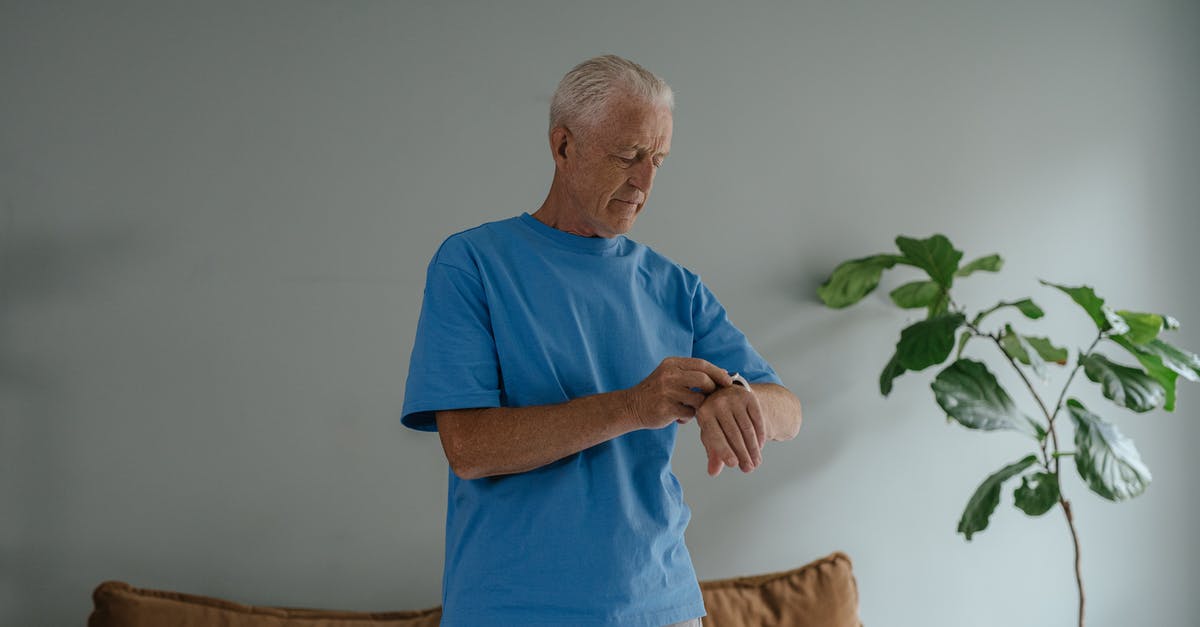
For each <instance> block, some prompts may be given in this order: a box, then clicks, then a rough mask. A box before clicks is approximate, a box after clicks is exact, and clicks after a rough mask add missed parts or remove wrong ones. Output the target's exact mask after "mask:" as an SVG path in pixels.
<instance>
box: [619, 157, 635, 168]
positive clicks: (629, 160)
mask: <svg viewBox="0 0 1200 627" xmlns="http://www.w3.org/2000/svg"><path fill="white" fill-rule="evenodd" d="M617 161H620V162H621V163H622V164H624V165H626V166H630V165H633V164H634V163H635V162H636V161H637V158H635V157H621V156H618V157H617Z"/></svg>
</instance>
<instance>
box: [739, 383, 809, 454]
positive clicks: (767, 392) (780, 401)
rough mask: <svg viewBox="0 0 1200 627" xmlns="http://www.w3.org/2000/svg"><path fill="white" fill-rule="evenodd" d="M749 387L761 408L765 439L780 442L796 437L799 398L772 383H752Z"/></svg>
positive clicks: (798, 428) (799, 417) (798, 425)
mask: <svg viewBox="0 0 1200 627" xmlns="http://www.w3.org/2000/svg"><path fill="white" fill-rule="evenodd" d="M751 387H752V388H753V389H754V393H755V395H757V396H758V403H759V406H760V407H761V408H762V413H763V426H764V427H765V429H766V432H767V440H769V441H775V442H782V441H784V440H790V439H792V438H794V437H796V433H798V432H799V431H800V422H801V420H802V419H801V415H800V399H798V398H796V395H795V394H792V393H791V391H790V390H788V389H787V388H785V387H783V386H781V385H776V384H774V383H754V384H752V385H751Z"/></svg>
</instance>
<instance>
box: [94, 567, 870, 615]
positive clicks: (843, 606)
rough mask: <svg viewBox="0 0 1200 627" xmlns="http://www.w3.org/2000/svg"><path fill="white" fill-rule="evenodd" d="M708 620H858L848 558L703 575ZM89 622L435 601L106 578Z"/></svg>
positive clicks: (304, 612)
mask: <svg viewBox="0 0 1200 627" xmlns="http://www.w3.org/2000/svg"><path fill="white" fill-rule="evenodd" d="M700 590H701V592H702V593H703V595H704V606H705V609H706V610H707V611H708V616H706V617H704V620H703V623H704V625H706V626H710V627H751V626H752V627H767V626H770V627H860V623H859V621H858V587H857V584H856V583H855V580H854V574H853V572H852V570H851V563H850V558H849V557H847V556H846V554H844V553H833V554H832V555H829V556H828V557H825V558H823V559H819V560H817V561H815V562H812V563H811V564H807V565H805V566H801V567H800V568H796V569H794V570H788V571H784V572H778V573H770V574H766V575H756V576H753V577H737V578H733V579H721V580H714V581H702V582H700ZM92 601H93V603H94V604H95V608H94V609H93V610H92V614H91V616H90V617H89V618H88V627H161V626H163V625H172V626H175V625H178V626H181V627H189V626H196V627H200V626H205V627H208V626H213V627H437V625H438V622H439V621H440V620H441V617H442V610H441V608H440V607H435V608H430V609H427V610H419V611H409V612H341V611H333V610H316V609H298V608H281V607H260V606H254V605H243V604H241V603H234V602H232V601H226V600H223V599H217V598H213V597H206V596H200V595H195V594H184V593H182V592H169V591H165V590H151V589H147V588H135V587H133V586H131V585H129V584H127V583H124V582H121V581H105V582H104V583H102V584H100V585H99V586H97V587H96V589H95V590H94V591H93V592H92Z"/></svg>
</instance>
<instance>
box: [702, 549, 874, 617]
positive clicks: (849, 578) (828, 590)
mask: <svg viewBox="0 0 1200 627" xmlns="http://www.w3.org/2000/svg"><path fill="white" fill-rule="evenodd" d="M700 591H701V592H702V593H703V594H704V609H705V610H707V611H708V616H705V617H704V619H703V621H702V622H703V623H704V625H705V626H706V627H763V626H766V625H778V626H780V627H861V625H862V623H860V622H859V620H858V583H857V582H856V581H855V580H854V572H853V569H852V564H851V562H850V558H849V557H848V556H847V555H846V554H845V553H840V552H838V553H833V554H831V555H829V556H828V557H825V558H822V559H819V560H817V561H815V562H812V563H810V564H806V565H804V566H801V567H800V568H796V569H793V570H787V571H783V572H777V573H769V574H766V575H755V576H753V577H737V578H733V579H721V580H713V581H704V582H701V584H700Z"/></svg>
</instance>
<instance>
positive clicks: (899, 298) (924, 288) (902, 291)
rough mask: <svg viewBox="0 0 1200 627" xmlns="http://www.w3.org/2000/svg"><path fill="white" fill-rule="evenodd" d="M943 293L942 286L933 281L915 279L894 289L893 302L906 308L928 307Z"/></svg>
mask: <svg viewBox="0 0 1200 627" xmlns="http://www.w3.org/2000/svg"><path fill="white" fill-rule="evenodd" d="M941 295H942V286H940V285H938V284H937V283H934V282H933V281H913V282H912V283H905V284H904V285H901V286H900V287H897V288H896V289H894V290H892V293H891V294H890V296H891V297H892V302H893V303H896V305H897V306H899V307H902V308H904V309H916V308H918V307H928V306H930V305H933V304H934V303H936V302H937V301H938V299H939V297H941Z"/></svg>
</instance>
